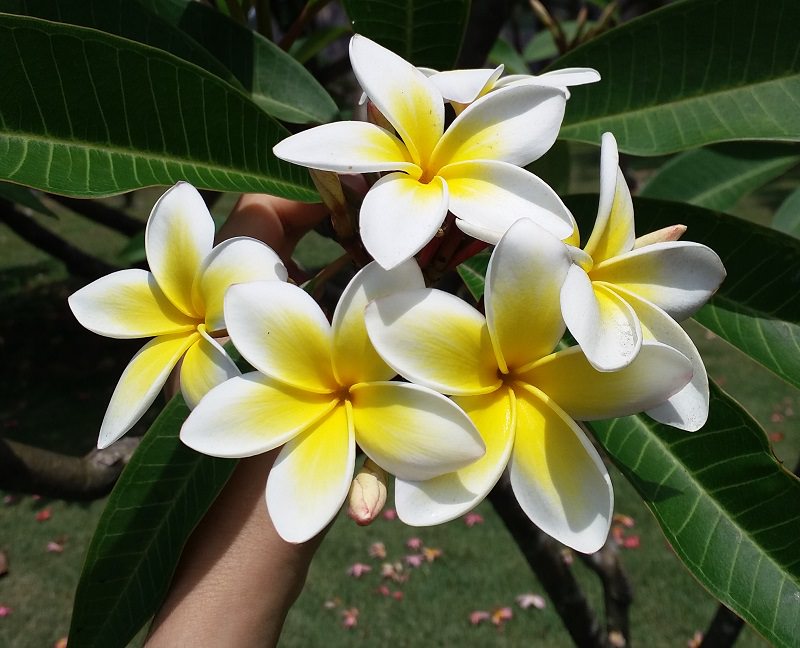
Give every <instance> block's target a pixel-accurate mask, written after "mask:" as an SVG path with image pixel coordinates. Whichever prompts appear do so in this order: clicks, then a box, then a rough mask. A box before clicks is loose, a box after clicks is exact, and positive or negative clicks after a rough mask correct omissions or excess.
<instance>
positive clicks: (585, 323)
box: [561, 265, 642, 371]
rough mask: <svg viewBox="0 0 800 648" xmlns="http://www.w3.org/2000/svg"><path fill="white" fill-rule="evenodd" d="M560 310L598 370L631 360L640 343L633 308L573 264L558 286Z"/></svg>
mask: <svg viewBox="0 0 800 648" xmlns="http://www.w3.org/2000/svg"><path fill="white" fill-rule="evenodd" d="M561 312H562V314H563V315H564V321H565V322H566V324H567V328H568V329H569V331H570V333H572V337H574V338H575V340H576V341H577V343H578V344H580V346H581V349H583V352H584V353H585V354H586V358H587V359H588V360H589V362H591V363H592V366H593V367H594V368H595V369H597V370H598V371H617V370H618V369H621V368H622V367H625V366H627V365H629V364H630V363H631V361H632V360H633V359H634V358H635V357H636V354H637V353H639V349H640V348H641V346H642V329H641V326H640V325H639V319H638V318H637V317H636V313H635V312H634V311H633V309H632V308H631V307H630V306H629V305H628V304H627V303H626V302H625V300H624V299H622V298H621V297H620V296H619V295H617V294H616V293H615V292H614V291H613V289H609V286H605V285H603V284H602V283H600V282H596V281H594V282H593V281H591V280H590V279H589V276H588V275H587V274H586V272H585V271H584V270H583V268H580V267H579V266H577V265H573V266H572V267H571V268H570V270H569V273H567V279H566V281H564V286H563V287H562V288H561Z"/></svg>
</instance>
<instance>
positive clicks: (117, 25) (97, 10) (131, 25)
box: [0, 0, 241, 88]
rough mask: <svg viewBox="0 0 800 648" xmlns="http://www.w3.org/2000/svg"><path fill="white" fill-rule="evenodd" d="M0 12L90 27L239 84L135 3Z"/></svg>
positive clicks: (16, 1) (37, 4)
mask: <svg viewBox="0 0 800 648" xmlns="http://www.w3.org/2000/svg"><path fill="white" fill-rule="evenodd" d="M0 12H3V13H10V14H19V15H24V16H29V17H31V18H42V19H44V20H51V21H53V22H59V23H66V24H70V25H78V26H79V27H91V28H92V29H97V30H99V31H102V32H106V33H108V34H114V35H115V36H122V37H123V38H128V39H130V40H134V41H137V42H139V43H143V44H145V45H150V46H151V47H156V48H158V49H162V50H164V51H166V52H169V53H170V54H174V55H175V56H177V57H178V58H182V59H184V60H186V61H190V62H191V63H194V64H195V65H198V66H200V67H201V68H203V69H205V70H207V71H209V72H212V73H213V74H215V75H217V76H218V77H220V78H223V79H225V80H226V81H228V82H229V83H233V84H234V85H236V86H237V87H240V88H241V86H240V85H239V83H238V81H236V79H235V78H234V76H233V75H232V74H231V73H230V72H229V71H228V70H227V69H226V68H225V66H224V65H222V64H221V63H220V62H219V61H217V60H216V59H215V58H214V57H213V56H211V54H209V52H208V51H206V50H205V49H204V48H203V47H201V46H200V45H199V44H198V43H196V42H195V41H194V40H193V39H191V38H190V37H189V36H187V35H186V34H184V33H183V32H181V31H180V30H179V29H176V28H175V27H173V26H171V25H169V24H168V23H167V22H165V21H164V20H162V19H161V18H159V17H158V16H156V15H155V14H154V13H153V12H151V11H148V10H147V9H145V8H144V7H143V6H142V5H141V4H140V3H139V2H137V1H136V0H58V2H53V1H52V0H0Z"/></svg>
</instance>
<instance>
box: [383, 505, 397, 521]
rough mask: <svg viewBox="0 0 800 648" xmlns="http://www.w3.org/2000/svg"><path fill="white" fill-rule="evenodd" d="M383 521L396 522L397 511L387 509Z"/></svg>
mask: <svg viewBox="0 0 800 648" xmlns="http://www.w3.org/2000/svg"><path fill="white" fill-rule="evenodd" d="M383 519H384V520H396V519H397V511H395V510H394V509H393V508H389V509H386V510H384V512H383Z"/></svg>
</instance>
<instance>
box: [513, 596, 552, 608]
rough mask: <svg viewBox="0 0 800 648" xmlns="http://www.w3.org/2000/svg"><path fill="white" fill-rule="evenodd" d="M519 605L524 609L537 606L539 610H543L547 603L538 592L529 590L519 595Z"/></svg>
mask: <svg viewBox="0 0 800 648" xmlns="http://www.w3.org/2000/svg"><path fill="white" fill-rule="evenodd" d="M517 605H519V606H520V607H521V608H522V609H523V610H527V609H528V608H531V607H533V608H536V609H537V610H543V609H544V608H545V606H546V605H547V603H546V602H545V600H544V598H543V597H541V596H539V595H538V594H533V593H531V592H527V593H525V594H520V595H519V596H517Z"/></svg>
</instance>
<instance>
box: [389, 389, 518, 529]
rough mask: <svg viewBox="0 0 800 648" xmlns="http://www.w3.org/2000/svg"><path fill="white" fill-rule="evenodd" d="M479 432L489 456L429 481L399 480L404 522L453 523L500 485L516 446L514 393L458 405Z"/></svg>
mask: <svg viewBox="0 0 800 648" xmlns="http://www.w3.org/2000/svg"><path fill="white" fill-rule="evenodd" d="M454 400H455V401H456V404H457V405H459V406H460V407H461V408H462V409H463V410H464V412H466V414H467V416H469V417H470V419H471V420H472V422H473V423H474V424H475V426H476V427H477V428H478V431H479V432H480V434H481V438H482V439H483V442H484V444H485V445H486V454H485V455H484V456H483V457H481V458H480V459H478V460H477V461H475V462H474V463H471V464H470V465H468V466H466V467H465V468H461V469H460V470H456V471H454V472H451V473H447V474H445V475H442V476H441V477H434V478H433V479H428V480H425V481H407V480H404V479H399V478H398V479H396V480H395V486H394V493H395V495H394V498H395V508H396V509H397V515H398V516H399V517H400V519H401V520H403V522H405V523H406V524H410V525H411V526H429V525H432V524H442V523H443V522H449V521H450V520H453V519H455V518H457V517H459V516H460V515H463V514H464V513H466V512H467V511H469V510H470V509H472V508H474V507H475V506H476V505H477V504H478V503H479V502H481V501H482V500H483V498H484V497H486V495H487V494H488V493H489V491H490V490H492V488H493V487H494V485H495V484H496V483H497V480H499V479H500V475H502V474H503V471H504V470H505V468H506V465H507V464H508V460H509V457H510V456H511V448H512V446H513V445H514V416H515V411H516V407H515V405H514V392H513V391H511V390H510V389H498V390H497V391H494V392H492V393H491V394H484V395H481V396H460V397H457V398H455V399H454Z"/></svg>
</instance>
